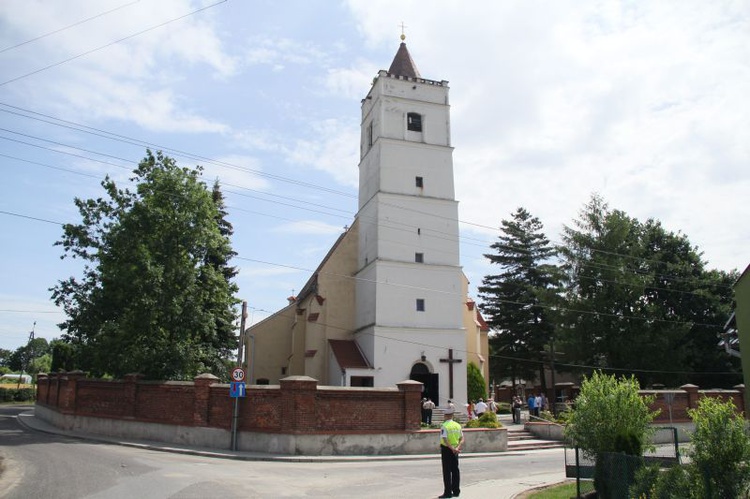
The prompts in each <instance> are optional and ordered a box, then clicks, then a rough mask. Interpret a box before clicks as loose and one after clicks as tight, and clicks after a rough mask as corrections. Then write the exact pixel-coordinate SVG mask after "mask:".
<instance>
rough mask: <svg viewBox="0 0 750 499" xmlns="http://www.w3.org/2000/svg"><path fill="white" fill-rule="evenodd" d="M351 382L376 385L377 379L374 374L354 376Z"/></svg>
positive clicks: (354, 384) (357, 384)
mask: <svg viewBox="0 0 750 499" xmlns="http://www.w3.org/2000/svg"><path fill="white" fill-rule="evenodd" d="M349 382H350V386H369V387H373V386H375V379H374V378H373V377H372V376H352V377H351V379H350V380H349Z"/></svg>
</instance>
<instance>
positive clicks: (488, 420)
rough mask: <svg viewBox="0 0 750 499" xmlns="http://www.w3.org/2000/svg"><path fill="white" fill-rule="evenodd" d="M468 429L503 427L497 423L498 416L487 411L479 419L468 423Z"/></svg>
mask: <svg viewBox="0 0 750 499" xmlns="http://www.w3.org/2000/svg"><path fill="white" fill-rule="evenodd" d="M466 427H467V428H501V427H502V425H501V424H500V423H499V422H498V421H497V414H495V413H494V412H492V411H486V412H485V413H484V414H482V415H481V416H479V417H478V418H477V419H472V420H471V421H469V422H468V423H466Z"/></svg>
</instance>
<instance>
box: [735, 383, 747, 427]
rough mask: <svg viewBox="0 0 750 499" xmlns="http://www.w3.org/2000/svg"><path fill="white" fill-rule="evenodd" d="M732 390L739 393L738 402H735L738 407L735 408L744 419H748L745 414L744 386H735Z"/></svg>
mask: <svg viewBox="0 0 750 499" xmlns="http://www.w3.org/2000/svg"><path fill="white" fill-rule="evenodd" d="M734 389H735V390H737V391H738V392H739V400H738V401H737V402H739V405H738V406H737V408H738V409H739V410H740V411H742V413H743V414H744V415H745V419H748V414H747V413H745V385H744V384H742V385H735V386H734Z"/></svg>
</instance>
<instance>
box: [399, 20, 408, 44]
mask: <svg viewBox="0 0 750 499" xmlns="http://www.w3.org/2000/svg"><path fill="white" fill-rule="evenodd" d="M400 26H401V41H402V42H403V41H404V40H406V35H405V34H404V29H405V28H408V26H407V25H405V24H404V21H401V24H400Z"/></svg>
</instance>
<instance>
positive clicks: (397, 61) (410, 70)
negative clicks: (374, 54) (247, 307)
mask: <svg viewBox="0 0 750 499" xmlns="http://www.w3.org/2000/svg"><path fill="white" fill-rule="evenodd" d="M401 39H402V40H403V37H402V38H401ZM388 72H389V73H390V74H392V75H395V76H406V77H408V78H421V77H422V76H421V75H420V74H419V70H418V69H417V65H416V64H414V60H413V59H412V58H411V54H409V50H408V49H407V48H406V43H404V42H401V45H400V46H399V47H398V52H396V57H394V58H393V62H392V63H391V67H390V69H388Z"/></svg>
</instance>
